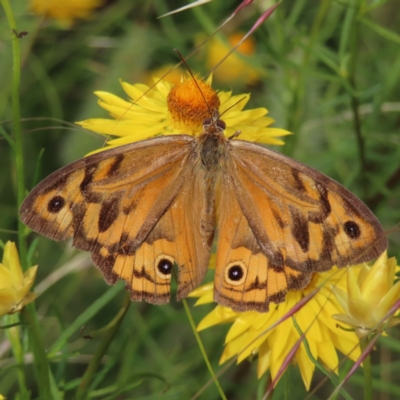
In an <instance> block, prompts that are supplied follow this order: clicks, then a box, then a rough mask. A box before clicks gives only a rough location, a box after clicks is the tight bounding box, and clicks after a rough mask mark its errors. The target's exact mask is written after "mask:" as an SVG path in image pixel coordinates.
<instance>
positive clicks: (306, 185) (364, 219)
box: [214, 140, 387, 311]
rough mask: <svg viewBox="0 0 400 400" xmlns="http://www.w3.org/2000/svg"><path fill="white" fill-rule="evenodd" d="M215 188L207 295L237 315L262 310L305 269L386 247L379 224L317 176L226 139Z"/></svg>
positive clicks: (294, 285)
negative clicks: (215, 233)
mask: <svg viewBox="0 0 400 400" xmlns="http://www.w3.org/2000/svg"><path fill="white" fill-rule="evenodd" d="M229 149H230V151H229V156H228V157H227V166H226V168H225V169H226V171H225V175H224V179H223V182H222V183H221V188H220V192H221V194H220V202H219V207H218V208H217V210H218V212H219V220H218V230H219V232H220V237H219V242H218V253H217V267H216V274H215V285H214V287H215V289H214V290H215V294H214V297H215V299H216V301H218V302H219V303H222V304H225V305H227V306H230V307H232V308H233V309H235V310H238V311H244V310H247V309H257V310H259V311H267V310H268V303H269V302H270V301H272V302H275V303H279V302H281V301H283V300H284V299H285V294H286V293H287V290H288V289H299V288H302V287H304V286H306V285H307V284H308V282H309V280H310V276H311V273H312V272H316V271H325V270H328V269H330V268H331V267H332V266H333V265H337V266H339V267H343V266H347V265H351V264H357V263H360V262H362V261H370V260H371V259H374V258H376V257H378V256H379V255H380V254H381V253H382V252H383V251H384V250H385V249H386V247H387V240H386V236H385V232H384V231H383V229H382V227H381V225H380V223H379V221H378V220H377V219H376V217H375V216H374V215H373V214H372V212H371V211H370V210H369V209H368V207H367V206H366V205H365V204H364V203H362V202H361V200H359V199H358V198H357V197H356V196H354V195H353V194H352V193H351V192H349V191H348V190H347V189H345V188H344V187H343V186H341V185H340V184H338V183H337V182H335V181H334V180H332V179H330V178H328V177H327V176H325V175H323V174H321V173H319V172H318V171H316V170H314V169H312V168H310V167H307V166H305V165H303V164H301V163H299V162H296V161H294V160H292V159H290V158H288V157H285V156H283V155H281V154H279V153H275V152H273V151H272V150H269V149H266V148H264V147H262V146H259V145H255V144H252V143H249V142H244V141H240V140H233V141H231V142H230V147H229Z"/></svg>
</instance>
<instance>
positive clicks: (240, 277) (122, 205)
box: [21, 112, 387, 312]
mask: <svg viewBox="0 0 400 400" xmlns="http://www.w3.org/2000/svg"><path fill="white" fill-rule="evenodd" d="M224 129H225V123H224V122H223V121H222V120H221V119H220V118H219V115H218V112H215V113H213V114H212V117H211V118H207V119H206V120H204V123H203V131H202V133H201V134H199V135H198V136H196V137H193V136H189V135H183V134H182V135H171V136H162V137H156V138H151V139H147V140H144V141H142V142H137V143H133V144H128V145H124V146H121V147H117V148H113V149H110V150H106V151H104V152H101V153H98V154H94V155H91V156H88V157H86V158H83V159H80V160H78V161H75V162H73V163H71V164H69V165H67V166H66V167H64V168H61V169H60V170H58V171H56V172H54V173H53V174H51V175H50V176H48V177H47V178H46V179H44V180H43V181H42V182H41V183H39V184H38V185H37V186H36V187H35V188H34V189H33V190H32V191H31V193H30V194H29V195H28V197H27V198H26V199H25V201H24V202H23V204H22V206H21V219H22V221H23V222H24V223H25V224H26V225H28V226H29V227H30V228H32V229H33V230H34V231H36V232H39V233H40V234H42V235H45V236H48V237H49V238H51V239H54V240H66V239H70V238H72V244H73V246H74V247H76V248H78V249H81V250H85V251H90V252H91V253H92V259H93V262H94V264H96V265H97V266H98V267H99V269H100V270H101V272H102V273H103V275H104V277H105V279H106V281H107V282H108V283H109V284H114V283H115V282H116V281H117V280H118V279H119V278H121V279H123V280H125V281H126V288H127V289H128V290H130V292H131V299H132V300H140V301H147V302H149V303H153V304H164V303H167V302H168V301H169V299H170V283H171V277H172V275H173V269H174V268H173V267H174V264H176V265H177V270H178V273H177V281H178V288H177V299H178V300H179V299H182V298H184V297H185V296H187V295H188V294H189V293H190V292H191V291H192V290H193V289H195V288H196V287H197V286H198V285H199V284H200V283H201V281H202V280H203V278H204V276H205V274H206V272H207V268H208V265H209V261H210V253H211V249H212V245H213V241H214V236H218V238H217V247H216V248H217V250H216V268H215V276H214V299H215V300H216V301H217V302H218V303H219V304H221V305H224V306H228V307H231V308H232V309H233V310H236V311H246V310H257V311H259V312H266V311H268V309H269V304H270V303H271V302H272V303H280V302H283V301H284V300H285V296H286V293H287V292H288V290H291V289H301V288H304V287H306V286H307V284H308V283H309V282H310V279H311V276H312V274H313V273H315V272H321V271H326V270H329V269H330V268H331V267H332V266H333V265H337V266H338V267H344V266H347V265H351V264H355V263H360V262H363V261H370V260H371V259H374V258H377V257H378V256H379V255H380V254H381V253H382V252H383V251H384V250H385V249H386V248H387V240H386V237H385V232H384V230H383V228H382V226H381V225H380V223H379V221H378V220H377V218H376V217H375V216H374V215H373V213H372V212H371V211H370V210H369V209H368V207H367V206H366V205H365V204H364V203H363V202H362V201H361V200H360V199H358V198H357V197H356V196H355V195H353V194H352V193H351V192H349V191H348V190H347V189H345V188H344V187H343V186H341V185H340V184H339V183H337V182H335V181H334V180H332V179H330V178H329V177H327V176H325V175H323V174H321V173H320V172H318V171H316V170H314V169H312V168H310V167H308V166H306V165H304V164H302V163H300V162H297V161H295V160H292V159H290V158H288V157H286V156H284V155H282V154H279V153H276V152H274V151H272V150H269V149H267V148H265V147H263V146H261V145H257V144H254V143H251V142H247V141H242V140H240V139H239V138H238V137H237V136H239V137H240V134H239V133H238V134H237V135H234V136H233V137H231V138H226V137H225V136H224ZM216 233H217V235H216Z"/></svg>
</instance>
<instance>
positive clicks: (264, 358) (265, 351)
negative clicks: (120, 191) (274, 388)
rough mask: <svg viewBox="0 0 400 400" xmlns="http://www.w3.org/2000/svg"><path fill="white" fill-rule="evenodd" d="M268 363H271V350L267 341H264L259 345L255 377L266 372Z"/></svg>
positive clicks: (259, 376)
mask: <svg viewBox="0 0 400 400" xmlns="http://www.w3.org/2000/svg"><path fill="white" fill-rule="evenodd" d="M270 365H271V350H270V349H269V346H268V342H267V341H265V342H264V343H263V344H262V345H261V346H260V351H259V353H258V363H257V377H258V378H259V379H260V378H261V377H262V376H263V375H264V374H265V373H266V372H267V370H268V369H269V367H270Z"/></svg>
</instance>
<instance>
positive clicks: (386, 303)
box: [372, 281, 400, 322]
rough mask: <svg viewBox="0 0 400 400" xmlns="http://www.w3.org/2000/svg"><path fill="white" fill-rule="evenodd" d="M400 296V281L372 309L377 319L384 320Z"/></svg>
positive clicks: (378, 320)
mask: <svg viewBox="0 0 400 400" xmlns="http://www.w3.org/2000/svg"><path fill="white" fill-rule="evenodd" d="M399 298H400V281H398V282H397V283H396V284H395V285H394V286H392V287H391V289H390V290H389V292H388V293H387V294H386V295H385V296H384V297H383V298H382V299H381V301H380V302H379V303H378V305H377V306H376V307H374V308H373V309H372V312H373V316H374V319H375V321H377V322H383V319H384V318H385V316H386V314H387V313H388V312H389V310H390V309H391V308H392V307H393V305H394V303H396V301H397V300H399Z"/></svg>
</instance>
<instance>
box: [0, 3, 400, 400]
mask: <svg viewBox="0 0 400 400" xmlns="http://www.w3.org/2000/svg"><path fill="white" fill-rule="evenodd" d="M59 3H61V2H59ZM82 3H84V1H82ZM273 3H274V1H256V2H255V3H254V4H252V5H251V6H249V7H247V8H246V9H244V10H242V11H241V12H240V13H239V14H238V15H237V16H236V17H235V18H234V19H233V20H232V21H231V22H230V23H229V24H228V25H226V26H225V27H224V29H222V31H221V33H220V34H219V35H218V37H219V38H220V39H221V40H222V41H223V43H226V44H227V46H228V40H229V37H230V36H231V35H232V34H233V33H238V32H242V33H245V32H247V31H248V30H249V29H250V28H251V27H252V25H253V24H254V23H255V21H256V20H257V18H258V17H259V16H260V15H261V13H262V11H264V10H265V9H267V8H268V7H269V6H271V5H272V4H273ZM186 4H187V3H186V2H184V1H162V0H154V1H146V2H143V1H135V0H115V1H105V2H103V3H102V5H100V6H99V7H98V8H97V9H94V10H93V11H92V12H91V13H90V16H89V17H88V18H87V19H86V18H83V19H78V20H75V21H74V22H73V23H72V24H70V25H69V26H67V25H65V23H60V22H59V21H57V20H54V19H52V18H45V17H44V16H41V15H36V14H34V13H32V12H31V11H30V4H29V2H27V1H22V0H14V1H13V2H12V7H13V11H14V13H15V16H16V19H17V23H18V27H19V31H27V32H28V35H27V36H25V37H23V38H21V39H20V45H21V48H22V82H21V90H20V101H21V114H22V118H23V120H22V128H23V141H24V151H25V154H24V161H25V172H26V175H25V176H26V184H27V190H30V189H31V188H32V187H33V185H34V184H35V183H37V181H38V180H41V179H43V178H44V177H45V176H47V175H48V174H49V173H51V172H52V171H54V170H56V169H57V168H60V167H62V166H64V165H66V164H67V163H68V162H71V161H73V160H75V159H78V158H81V157H83V156H84V155H85V154H86V153H87V152H89V151H91V150H94V149H96V148H98V147H100V146H101V145H102V143H103V141H104V138H103V137H98V136H96V135H94V134H92V133H88V132H87V131H84V130H82V129H81V128H79V127H78V126H76V125H73V123H74V122H75V121H81V120H84V119H88V118H98V117H101V118H106V117H107V113H106V112H105V111H104V110H103V109H101V108H100V107H99V106H98V105H97V98H96V96H95V95H94V94H93V92H94V91H96V90H102V91H108V92H112V93H114V94H117V95H119V96H121V97H123V98H126V95H125V93H124V92H123V90H122V89H121V87H120V84H119V79H122V80H124V81H127V82H129V83H136V82H147V83H148V82H149V79H150V78H149V77H150V75H151V71H154V70H156V69H157V68H160V67H163V66H165V65H167V64H175V63H177V62H178V61H179V60H178V57H177V55H176V53H175V52H174V51H173V48H177V49H179V51H180V52H181V53H182V54H183V55H187V54H189V53H190V52H191V51H192V50H193V49H194V48H195V46H196V45H197V44H198V43H199V42H201V40H202V38H204V37H207V36H209V35H211V34H212V33H213V32H214V31H215V30H216V28H217V27H218V26H219V24H220V23H221V22H222V21H224V20H225V19H226V18H227V17H228V16H229V15H230V14H231V13H232V12H233V10H234V9H235V8H236V7H237V6H238V5H239V2H226V1H220V0H219V1H218V0H214V1H212V2H210V3H209V4H206V5H203V6H200V7H197V8H195V9H192V10H187V11H184V12H181V13H178V14H174V15H172V16H168V17H165V18H161V19H158V17H159V16H160V15H162V14H164V13H166V12H168V11H171V10H173V9H175V8H177V7H179V6H183V5H186ZM252 40H253V41H254V43H253V45H254V50H253V51H252V52H251V53H252V54H251V55H250V56H241V57H242V60H243V62H245V63H246V64H245V65H246V68H245V70H244V72H242V73H241V74H240V76H239V77H237V79H235V80H232V81H229V82H224V81H221V80H218V78H217V75H218V74H217V73H215V77H214V84H213V86H214V87H215V88H216V89H220V90H227V91H228V90H233V91H234V93H236V94H239V93H243V92H246V93H247V92H249V93H251V100H250V104H249V105H248V107H247V108H250V107H266V108H268V110H269V111H270V114H269V115H270V116H272V117H273V118H274V119H275V120H276V123H275V126H276V127H282V128H286V129H288V130H290V131H292V132H293V133H294V135H293V136H291V137H288V138H285V142H286V143H287V144H286V145H285V146H284V147H282V148H280V149H279V150H280V151H283V152H284V153H285V154H287V155H290V156H292V157H294V158H296V159H297V160H299V161H302V162H305V163H306V164H308V165H310V166H312V167H314V168H316V169H318V170H319V171H321V172H323V173H325V174H327V175H329V176H331V177H332V178H334V179H336V180H338V181H339V182H341V183H342V184H344V185H345V186H346V187H347V188H349V189H350V190H351V191H353V192H354V193H355V194H357V195H358V196H359V197H361V198H362V199H363V200H364V201H365V202H366V203H367V204H368V205H369V207H370V208H371V209H372V210H373V211H374V213H375V214H376V215H377V216H378V218H379V219H380V221H381V222H382V224H383V226H384V228H385V230H386V231H387V232H388V237H389V254H390V255H394V256H397V258H398V259H399V256H400V235H399V233H398V229H396V228H397V227H398V223H399V221H400V201H399V199H400V188H399V182H400V146H399V144H400V132H399V125H400V82H399V80H400V13H399V2H398V0H388V1H385V0H380V1H379V0H370V1H367V0H341V1H328V0H296V1H295V0H285V1H283V2H282V4H281V5H280V7H278V9H277V10H276V11H275V13H274V15H273V16H272V17H271V18H270V19H269V20H268V21H267V22H265V23H264V24H262V26H260V28H259V29H258V30H257V31H256V32H255V33H254V34H253V36H252ZM212 46H213V44H212V43H211V42H210V43H207V44H206V45H205V46H203V47H202V48H201V49H200V50H199V51H198V53H196V55H195V56H193V57H191V58H189V59H187V63H188V64H189V66H190V68H191V69H192V70H193V71H194V72H196V73H199V74H200V76H205V75H207V74H208V73H209V72H210V61H207V60H209V58H210V57H211V56H210V53H211V52H212V50H213V47H212ZM223 55H224V53H221V54H220V56H221V58H222V56H223ZM223 67H224V65H223V64H222V65H221V67H220V68H221V69H222V68H223ZM246 69H247V70H248V71H256V76H257V77H258V78H257V79H251V82H249V80H248V78H247V72H246ZM222 75H223V73H222ZM11 76H12V51H11V39H10V32H9V28H8V26H7V23H6V19H5V16H4V13H3V12H2V10H1V11H0V115H1V116H0V120H1V122H2V127H3V128H4V130H5V131H6V132H8V133H9V134H11V133H12V124H11V123H10V121H11V119H12V114H11V101H10V96H11V90H12V86H11ZM357 118H360V126H358V127H357V124H356V123H355V121H356V120H357ZM357 133H358V134H359V135H361V136H357ZM360 137H361V139H360ZM360 143H361V145H360ZM360 153H362V154H363V156H360ZM0 171H1V174H0V193H1V198H0V207H1V208H0V239H1V240H2V241H3V242H5V241H7V240H13V241H17V235H16V228H17V218H18V205H17V201H16V194H15V193H16V176H15V167H14V160H13V155H12V152H11V151H10V148H9V147H8V145H7V142H6V141H5V140H4V139H1V141H0ZM32 241H37V243H36V244H37V246H36V247H35V248H34V252H33V253H32V254H31V256H32V260H33V261H32V262H33V263H34V264H39V270H38V276H37V280H36V282H37V285H39V289H40V290H39V291H40V292H41V291H42V290H44V289H46V290H44V291H43V294H42V295H41V296H40V297H39V298H38V299H37V301H36V306H37V310H38V315H39V318H40V325H41V328H42V333H43V340H44V342H45V344H46V347H47V348H48V349H49V351H50V354H51V367H52V371H53V374H54V379H55V381H54V384H57V385H58V387H59V389H60V390H61V391H63V392H65V397H64V398H66V399H70V398H74V395H75V391H76V386H77V384H78V383H79V378H80V377H81V376H82V374H83V372H84V370H85V368H86V366H87V363H88V360H89V359H90V358H91V356H92V354H93V352H94V351H95V349H96V348H97V346H98V343H99V342H98V340H97V339H92V340H88V339H84V338H83V337H82V334H88V333H90V332H91V331H92V330H97V329H100V328H101V327H103V326H104V325H106V324H107V323H108V322H109V321H110V320H111V319H112V318H113V317H114V316H115V314H116V313H117V312H118V310H119V308H120V307H121V304H122V301H123V298H124V295H125V294H124V290H123V285H122V284H120V285H118V289H117V291H113V290H114V289H112V288H109V287H108V286H107V284H106V283H105V282H104V281H103V278H102V276H101V274H100V273H99V271H98V270H97V269H96V268H95V267H93V266H91V262H90V257H89V255H88V254H82V253H79V252H78V251H76V250H73V249H71V247H70V245H69V244H65V243H56V242H52V241H50V240H48V239H45V238H43V237H39V236H38V235H36V234H31V235H30V236H29V242H30V243H32ZM55 272H59V273H60V274H61V273H62V272H65V275H64V276H55V275H52V274H53V273H55ZM207 280H208V281H210V280H212V273H210V274H209V275H208V276H207ZM40 285H42V286H40ZM104 296H108V297H104ZM99 299H104V303H105V305H104V306H102V304H101V302H99ZM101 301H103V300H101ZM189 303H190V304H191V305H192V304H193V301H192V300H189ZM90 307H93V309H95V310H96V311H98V312H94V313H93V314H94V315H89V312H88V310H91V308H90ZM211 309H212V305H209V306H202V307H197V308H193V307H192V312H193V315H194V318H195V321H196V322H199V321H200V320H201V318H202V317H203V316H205V315H206V314H207V313H208V312H209V311H210V310H211ZM82 315H83V317H82V318H83V321H84V322H83V323H82V320H78V317H79V316H82ZM82 326H83V327H82ZM81 327H82V330H83V333H82V332H81V331H80V328H81ZM228 328H229V327H228V326H220V327H218V328H213V329H209V330H206V331H204V332H202V333H201V337H202V339H203V341H204V345H205V348H206V351H207V353H208V354H209V357H210V359H211V362H212V365H213V367H214V368H215V370H216V371H218V370H219V368H220V367H219V366H218V359H219V357H220V354H221V353H222V347H223V342H224V337H225V334H226V332H227V330H228ZM66 332H67V333H66ZM63 334H64V336H63ZM60 337H61V342H60ZM391 338H392V339H390V340H386V341H385V340H383V341H382V342H381V343H380V345H379V346H378V348H377V351H375V352H374V354H373V362H374V364H375V365H376V367H374V368H375V369H374V377H375V378H376V379H375V381H374V384H375V388H376V393H377V396H379V397H376V398H379V399H385V400H386V399H390V398H399V396H400V386H399V383H398V380H397V378H396V376H398V374H399V367H400V358H399V356H398V353H399V351H400V344H399V342H398V341H397V340H396V338H399V333H398V332H396V330H395V329H393V330H392V331H391ZM57 341H59V342H57ZM23 343H24V344H25V346H27V345H28V344H27V342H26V341H24V342H23ZM55 343H59V344H60V346H59V347H58V348H57V349H56V350H57V351H55V347H54V345H55ZM51 350H52V351H53V352H51ZM27 353H28V355H29V349H27ZM385 360H388V361H389V364H388V365H386V366H385V367H384V366H382V367H381V366H379V362H383V361H385ZM385 362H386V361H385ZM16 368H17V366H16V364H15V360H14V359H13V357H12V354H11V352H10V348H9V345H8V340H7V336H6V335H5V333H4V332H0V393H1V394H3V395H6V396H7V398H10V399H11V398H18V395H17V393H18V385H17V379H16ZM382 368H385V369H384V373H383V372H382V371H383V370H382ZM25 373H26V378H27V382H28V384H29V390H31V391H32V398H36V397H37V395H38V391H37V386H36V378H35V375H34V371H33V368H32V364H31V362H30V361H29V359H27V364H26V369H25ZM322 379H323V376H322V375H320V374H318V373H316V374H315V377H314V380H313V386H316V385H317V384H318V383H319V382H320V381H321V380H322ZM209 380H210V375H209V373H208V371H207V368H206V366H205V364H204V361H203V359H202V356H201V353H200V351H199V349H198V347H197V344H196V340H195V338H194V336H193V333H192V331H191V328H190V325H189V323H188V319H187V316H186V314H185V312H184V309H183V306H182V304H180V303H177V302H176V301H175V300H172V302H171V304H170V305H166V306H160V307H157V306H152V305H148V304H142V303H133V304H132V305H131V307H130V309H129V311H128V313H127V315H126V317H125V319H124V321H123V323H122V325H121V327H120V329H119V330H118V333H117V336H116V337H115V339H114V340H113V342H112V344H111V347H110V349H109V350H108V353H107V356H106V357H105V358H104V369H103V370H102V372H100V373H99V374H98V375H97V377H96V380H95V386H94V387H93V388H92V390H91V397H93V398H107V399H108V398H110V399H114V398H115V399H132V398H135V399H139V398H140V399H159V398H164V399H187V398H191V397H192V396H193V395H195V394H196V393H197V392H198V391H199V390H201V389H204V392H203V393H202V394H201V395H200V397H199V398H204V399H205V398H207V399H214V398H215V399H217V398H219V396H218V392H217V391H216V389H215V387H214V385H213V384H210V385H209V386H206V385H207V383H208V381H209ZM220 382H221V385H222V387H223V389H224V391H225V393H226V395H227V397H228V398H229V399H261V398H262V395H263V393H264V392H265V389H266V387H267V377H264V378H263V379H261V380H260V381H259V380H257V378H256V362H254V361H253V360H249V361H245V362H243V363H241V364H240V365H238V366H235V365H232V366H231V367H230V368H228V369H227V370H226V371H225V372H224V373H223V374H222V375H221V377H220ZM346 388H347V390H348V391H349V393H350V394H352V395H353V396H354V398H359V396H358V394H359V393H360V388H362V378H361V374H359V373H358V374H356V375H355V376H353V377H352V379H351V380H350V382H349V383H348V384H347V386H346ZM331 391H332V387H331V386H330V383H329V382H325V384H324V385H322V387H321V388H320V389H319V390H318V391H317V392H316V393H315V394H313V395H312V396H311V398H315V399H317V398H327V397H328V396H329V393H331ZM285 393H286V396H287V397H286V398H290V399H302V398H306V396H307V393H306V391H305V390H304V387H303V384H302V381H301V379H300V377H299V373H298V371H297V369H296V368H295V367H293V368H290V369H289V371H288V372H287V373H286V374H285V376H284V378H283V379H282V380H281V381H280V383H279V385H278V387H277V389H276V391H275V393H274V397H273V398H275V399H280V398H284V395H285Z"/></svg>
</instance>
